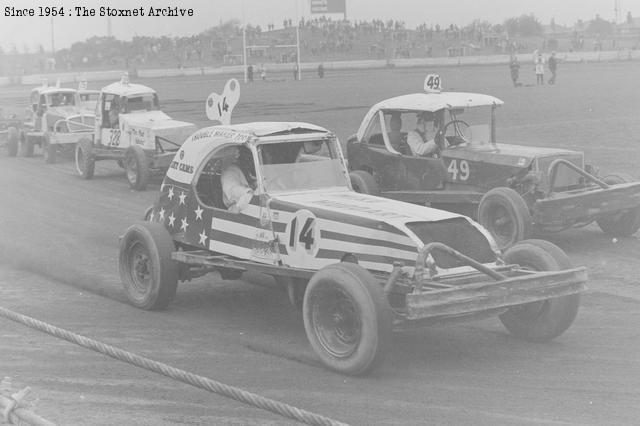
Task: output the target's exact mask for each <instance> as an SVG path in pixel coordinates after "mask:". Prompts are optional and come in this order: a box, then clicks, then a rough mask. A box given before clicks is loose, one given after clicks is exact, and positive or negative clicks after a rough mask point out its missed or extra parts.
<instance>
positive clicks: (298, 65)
mask: <svg viewBox="0 0 640 426" xmlns="http://www.w3.org/2000/svg"><path fill="white" fill-rule="evenodd" d="M294 2H295V4H296V19H297V20H298V22H297V23H296V68H297V70H298V80H302V68H301V67H300V15H299V14H298V0H294Z"/></svg>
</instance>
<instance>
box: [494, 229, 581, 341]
mask: <svg viewBox="0 0 640 426" xmlns="http://www.w3.org/2000/svg"><path fill="white" fill-rule="evenodd" d="M504 260H505V262H506V263H514V264H518V265H520V266H521V267H522V268H524V269H529V270H533V271H558V270H563V269H570V268H572V267H573V266H572V264H571V261H570V260H569V258H568V257H567V255H566V254H565V253H564V251H563V250H562V249H561V248H560V247H558V246H556V245H554V244H553V243H550V242H549V241H543V240H524V241H521V242H519V243H518V244H516V245H514V246H513V247H511V248H510V249H508V250H507V251H506V252H505V254H504ZM579 307H580V294H572V295H569V296H562V297H557V298H553V299H547V300H542V301H539V302H532V303H527V304H524V305H518V306H514V307H512V308H510V309H509V310H508V311H507V312H505V313H504V314H502V315H500V321H501V322H502V324H504V326H505V327H506V328H507V330H509V332H511V334H513V335H514V336H516V337H518V338H521V339H525V340H529V341H532V342H544V341H547V340H551V339H554V338H556V337H558V336H559V335H561V334H562V333H564V332H565V331H566V330H567V329H568V328H569V327H570V326H571V324H572V323H573V320H574V319H575V318H576V315H577V314H578V308H579Z"/></svg>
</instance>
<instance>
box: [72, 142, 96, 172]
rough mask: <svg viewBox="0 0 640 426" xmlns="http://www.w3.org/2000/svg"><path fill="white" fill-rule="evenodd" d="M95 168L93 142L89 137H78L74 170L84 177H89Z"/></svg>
mask: <svg viewBox="0 0 640 426" xmlns="http://www.w3.org/2000/svg"><path fill="white" fill-rule="evenodd" d="M95 168H96V160H95V158H94V157H93V144H92V143H91V141H90V140H89V139H86V138H84V139H80V141H79V142H78V143H77V144H76V170H77V171H78V174H79V175H80V176H82V177H83V178H85V179H91V178H92V177H93V173H94V171H95Z"/></svg>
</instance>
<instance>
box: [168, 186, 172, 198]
mask: <svg viewBox="0 0 640 426" xmlns="http://www.w3.org/2000/svg"><path fill="white" fill-rule="evenodd" d="M167 197H169V199H170V200H173V188H169V195H167Z"/></svg>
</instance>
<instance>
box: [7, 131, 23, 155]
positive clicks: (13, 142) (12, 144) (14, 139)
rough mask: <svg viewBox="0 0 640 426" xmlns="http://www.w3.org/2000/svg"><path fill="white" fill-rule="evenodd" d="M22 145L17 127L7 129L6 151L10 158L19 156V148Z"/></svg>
mask: <svg viewBox="0 0 640 426" xmlns="http://www.w3.org/2000/svg"><path fill="white" fill-rule="evenodd" d="M19 145H20V133H19V132H18V129H16V128H15V127H9V129H7V144H6V145H5V149H6V152H7V155H8V156H9V157H15V156H16V155H18V146H19Z"/></svg>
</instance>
